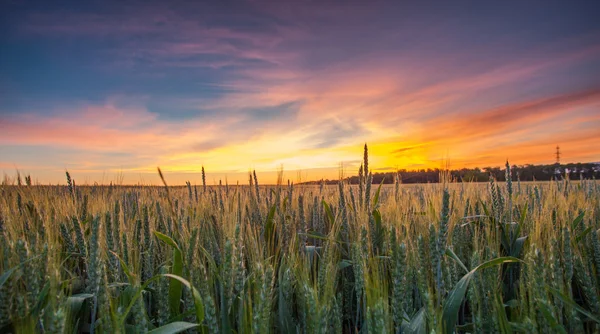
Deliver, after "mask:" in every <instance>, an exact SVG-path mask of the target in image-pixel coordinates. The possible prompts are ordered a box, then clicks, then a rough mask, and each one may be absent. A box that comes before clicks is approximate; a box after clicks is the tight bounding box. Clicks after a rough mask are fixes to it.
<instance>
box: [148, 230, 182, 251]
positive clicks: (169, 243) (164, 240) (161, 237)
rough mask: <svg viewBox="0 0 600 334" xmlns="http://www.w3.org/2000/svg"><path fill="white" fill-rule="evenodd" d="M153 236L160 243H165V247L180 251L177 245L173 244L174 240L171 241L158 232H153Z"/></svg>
mask: <svg viewBox="0 0 600 334" xmlns="http://www.w3.org/2000/svg"><path fill="white" fill-rule="evenodd" d="M154 235H155V236H156V237H157V238H158V239H160V241H162V242H164V243H166V244H167V245H169V246H171V247H173V248H175V249H177V250H180V249H179V245H178V244H177V243H176V242H175V240H173V239H172V238H171V237H169V236H168V235H165V234H162V233H160V232H158V231H154Z"/></svg>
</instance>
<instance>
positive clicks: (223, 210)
mask: <svg viewBox="0 0 600 334" xmlns="http://www.w3.org/2000/svg"><path fill="white" fill-rule="evenodd" d="M364 160H365V161H364V163H363V168H362V169H361V178H360V180H361V182H360V184H359V185H348V184H344V183H339V185H338V186H320V187H319V186H294V185H291V184H288V185H279V186H262V185H259V182H260V180H257V179H256V176H255V175H254V176H252V175H250V177H249V184H248V185H245V186H229V185H220V186H206V185H204V184H202V185H199V186H194V185H192V184H189V185H188V186H187V187H169V186H167V184H168V181H169V180H168V179H166V180H164V179H163V180H164V181H165V186H164V187H121V186H110V187H109V186H104V187H98V186H97V187H90V186H76V185H75V184H74V182H73V181H72V180H71V178H70V176H69V175H67V183H68V185H67V186H55V187H50V186H31V185H26V184H23V185H2V186H1V187H0V193H1V197H0V233H1V234H0V238H1V240H0V254H1V255H2V257H1V259H2V261H1V262H0V269H1V270H0V272H1V278H0V286H1V287H0V332H9V333H35V332H41V333H77V332H90V333H145V332H152V333H176V332H180V331H187V332H190V333H193V332H201V333H434V332H435V333H452V332H462V333H465V332H469V333H513V332H523V333H531V332H543V333H549V332H554V333H561V332H562V333H584V332H587V333H594V332H598V331H599V330H600V324H599V322H600V295H599V291H600V290H599V289H600V241H599V239H598V232H597V229H598V228H599V227H600V226H599V225H600V185H599V184H598V183H597V182H596V181H595V180H581V181H577V182H572V181H569V180H568V179H561V180H556V181H551V182H539V183H527V184H525V183H523V184H521V183H520V182H518V181H517V180H516V177H515V176H514V175H512V173H510V171H508V172H507V180H508V181H507V182H502V183H498V182H494V181H493V180H492V181H491V182H490V183H489V184H471V183H454V182H452V180H449V178H448V177H446V182H445V183H442V184H435V185H432V184H427V185H411V186H403V185H401V184H398V183H397V184H396V185H392V186H387V187H380V186H379V185H377V184H371V182H370V177H371V176H370V173H368V172H367V171H369V169H368V167H367V166H368V158H367V154H365V158H364ZM161 176H162V174H161ZM27 183H29V181H28V182H27Z"/></svg>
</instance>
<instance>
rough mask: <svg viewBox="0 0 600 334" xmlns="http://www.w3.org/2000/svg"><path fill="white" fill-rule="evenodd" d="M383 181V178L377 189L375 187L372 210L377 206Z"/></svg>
mask: <svg viewBox="0 0 600 334" xmlns="http://www.w3.org/2000/svg"><path fill="white" fill-rule="evenodd" d="M384 180H385V177H384V178H383V179H381V183H380V184H379V187H377V191H376V192H375V196H374V197H373V206H372V208H373V209H377V205H379V193H380V192H381V186H382V185H383V181H384Z"/></svg>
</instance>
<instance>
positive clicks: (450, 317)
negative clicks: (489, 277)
mask: <svg viewBox="0 0 600 334" xmlns="http://www.w3.org/2000/svg"><path fill="white" fill-rule="evenodd" d="M508 262H522V261H521V260H519V259H517V258H514V257H499V258H495V259H493V260H490V261H487V262H484V263H482V264H480V265H478V266H477V267H475V268H474V269H473V270H471V271H469V272H468V273H467V274H466V275H465V276H463V277H462V278H461V279H460V280H459V281H458V283H456V286H454V289H452V291H450V294H449V295H448V297H447V298H446V301H445V302H444V310H443V315H442V329H443V333H448V334H451V333H454V331H455V326H456V321H457V318H458V311H459V309H460V305H461V304H462V301H463V299H464V298H465V294H466V293H467V288H468V287H469V282H470V281H471V279H473V276H474V275H475V273H476V272H477V271H479V270H482V269H486V268H490V267H493V266H496V265H499V264H502V263H508Z"/></svg>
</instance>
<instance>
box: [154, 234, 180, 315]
mask: <svg viewBox="0 0 600 334" xmlns="http://www.w3.org/2000/svg"><path fill="white" fill-rule="evenodd" d="M154 235H156V237H157V238H158V239H159V240H161V241H162V242H164V243H166V244H167V245H169V246H171V247H173V265H172V266H171V274H173V275H175V276H181V275H182V274H183V255H182V253H181V249H180V248H179V245H177V243H176V242H175V240H173V239H171V238H170V237H169V236H167V235H164V234H162V233H160V232H158V231H154ZM182 290H183V286H182V285H181V282H179V281H178V280H172V281H171V283H170V284H169V310H170V312H171V317H175V316H177V314H179V308H180V304H181V292H182Z"/></svg>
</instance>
